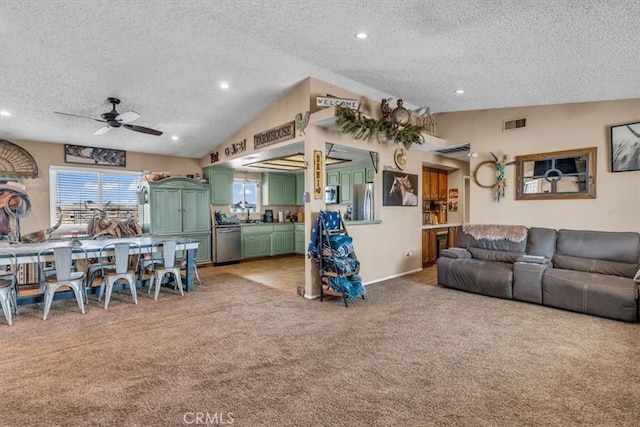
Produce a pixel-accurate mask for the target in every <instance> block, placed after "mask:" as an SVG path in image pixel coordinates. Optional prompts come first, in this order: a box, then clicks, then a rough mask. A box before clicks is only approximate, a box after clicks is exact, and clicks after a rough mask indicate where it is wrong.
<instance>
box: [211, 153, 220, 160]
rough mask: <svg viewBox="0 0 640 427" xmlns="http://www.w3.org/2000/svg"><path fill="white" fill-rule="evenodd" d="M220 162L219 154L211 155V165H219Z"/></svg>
mask: <svg viewBox="0 0 640 427" xmlns="http://www.w3.org/2000/svg"><path fill="white" fill-rule="evenodd" d="M219 161H220V153H219V152H217V151H216V152H215V153H211V163H217V162H219Z"/></svg>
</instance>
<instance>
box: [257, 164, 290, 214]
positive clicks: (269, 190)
mask: <svg viewBox="0 0 640 427" xmlns="http://www.w3.org/2000/svg"><path fill="white" fill-rule="evenodd" d="M262 204H263V205H264V206H293V205H295V204H296V177H295V175H291V174H282V173H271V172H267V173H263V174H262Z"/></svg>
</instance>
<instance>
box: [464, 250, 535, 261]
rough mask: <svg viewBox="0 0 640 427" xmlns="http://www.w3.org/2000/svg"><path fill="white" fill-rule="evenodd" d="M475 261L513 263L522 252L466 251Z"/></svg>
mask: <svg viewBox="0 0 640 427" xmlns="http://www.w3.org/2000/svg"><path fill="white" fill-rule="evenodd" d="M467 250H468V251H469V252H470V253H471V255H472V256H473V257H474V258H475V259H479V260H483V261H498V262H510V263H512V264H513V263H514V262H516V260H517V259H518V258H520V257H521V256H522V254H523V253H524V252H509V251H495V250H490V249H481V248H469V249H467Z"/></svg>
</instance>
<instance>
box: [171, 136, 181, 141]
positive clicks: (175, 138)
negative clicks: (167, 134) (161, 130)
mask: <svg viewBox="0 0 640 427" xmlns="http://www.w3.org/2000/svg"><path fill="white" fill-rule="evenodd" d="M171 139H173V140H174V141H177V140H179V139H180V138H178V137H177V136H176V135H173V136H172V137H171Z"/></svg>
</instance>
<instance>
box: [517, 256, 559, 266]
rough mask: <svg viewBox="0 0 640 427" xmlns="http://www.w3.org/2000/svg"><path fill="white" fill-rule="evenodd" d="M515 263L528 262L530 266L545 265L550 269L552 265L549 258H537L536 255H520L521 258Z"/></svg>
mask: <svg viewBox="0 0 640 427" xmlns="http://www.w3.org/2000/svg"><path fill="white" fill-rule="evenodd" d="M516 262H528V263H530V264H542V265H546V266H547V267H551V266H552V263H551V260H550V259H549V258H545V257H543V256H538V255H522V256H521V257H519V258H518V259H517V260H516Z"/></svg>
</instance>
